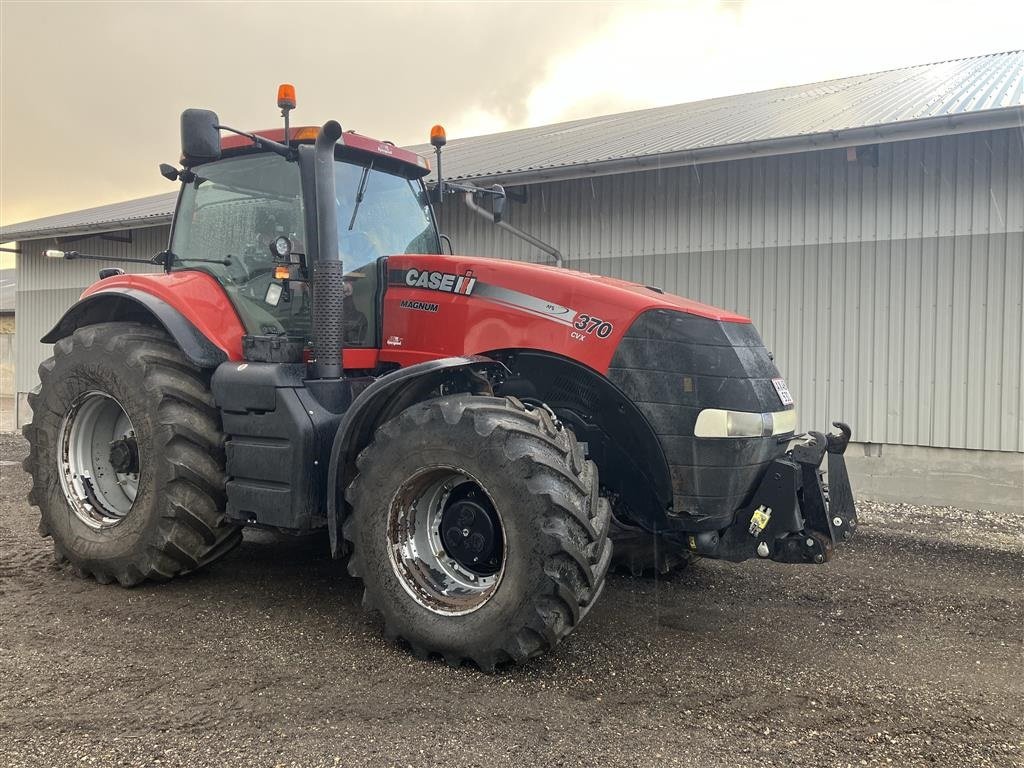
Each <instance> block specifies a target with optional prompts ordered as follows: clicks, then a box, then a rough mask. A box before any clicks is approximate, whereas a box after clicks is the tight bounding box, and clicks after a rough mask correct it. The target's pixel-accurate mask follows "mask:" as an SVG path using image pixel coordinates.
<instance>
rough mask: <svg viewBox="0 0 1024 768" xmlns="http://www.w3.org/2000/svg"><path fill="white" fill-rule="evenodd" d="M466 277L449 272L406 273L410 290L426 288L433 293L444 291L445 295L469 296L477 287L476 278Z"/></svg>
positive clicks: (410, 271) (416, 271)
mask: <svg viewBox="0 0 1024 768" xmlns="http://www.w3.org/2000/svg"><path fill="white" fill-rule="evenodd" d="M470 274H471V273H468V272H467V273H466V274H465V275H453V274H451V273H449V272H430V271H428V270H423V271H420V270H418V269H410V270H408V271H406V273H405V284H406V285H408V286H409V287H410V288H426V289H428V290H431V291H444V292H445V293H461V294H462V295H463V296H469V294H471V293H472V292H473V286H474V285H476V278H475V277H471V276H470Z"/></svg>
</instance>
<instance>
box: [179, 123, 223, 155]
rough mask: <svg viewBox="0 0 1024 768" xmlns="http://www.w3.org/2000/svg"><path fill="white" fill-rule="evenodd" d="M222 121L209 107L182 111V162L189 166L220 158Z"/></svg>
mask: <svg viewBox="0 0 1024 768" xmlns="http://www.w3.org/2000/svg"><path fill="white" fill-rule="evenodd" d="M219 124H220V121H219V120H218V119H217V113H216V112H211V111H210V110H208V109H186V110H185V111H184V112H182V113H181V162H182V164H183V165H185V166H187V167H189V166H193V165H199V164H201V163H209V162H213V161H214V160H219V159H220V128H219V127H218V126H219Z"/></svg>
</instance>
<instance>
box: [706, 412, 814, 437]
mask: <svg viewBox="0 0 1024 768" xmlns="http://www.w3.org/2000/svg"><path fill="white" fill-rule="evenodd" d="M794 431H796V410H795V409H790V410H788V411H775V412H774V413H747V412H746V411H724V410H721V409H720V408H705V409H704V410H703V411H701V412H700V413H699V414H697V423H696V424H695V425H694V427H693V434H694V436H695V437H771V436H772V435H784V434H786V433H788V432H794Z"/></svg>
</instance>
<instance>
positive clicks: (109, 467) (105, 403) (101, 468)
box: [58, 391, 141, 529]
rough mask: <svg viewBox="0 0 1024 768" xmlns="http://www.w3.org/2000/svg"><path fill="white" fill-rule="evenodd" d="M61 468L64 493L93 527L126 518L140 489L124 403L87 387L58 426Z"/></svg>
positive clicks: (132, 433)
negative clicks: (88, 389)
mask: <svg viewBox="0 0 1024 768" xmlns="http://www.w3.org/2000/svg"><path fill="white" fill-rule="evenodd" d="M58 439H59V444H60V453H59V455H58V472H59V477H60V484H61V489H62V490H63V491H64V498H65V499H66V500H67V502H68V505H69V506H70V507H71V510H72V511H73V512H74V513H75V515H76V516H77V517H78V518H79V519H80V520H81V521H82V522H84V523H85V524H86V525H88V526H90V527H91V528H98V529H103V528H110V527H111V526H114V525H117V524H118V523H120V522H121V521H122V520H124V519H125V518H126V517H127V516H128V514H129V512H131V510H132V506H133V504H134V503H135V497H136V495H137V494H138V491H139V473H140V467H141V462H140V460H139V446H138V441H137V439H136V435H135V427H134V425H133V424H132V421H131V419H130V418H128V414H127V413H126V412H125V410H124V408H123V407H122V406H121V404H120V403H119V402H118V401H117V400H115V399H114V398H113V397H111V396H110V395H109V394H107V393H106V392H96V391H93V392H85V393H83V394H81V395H79V396H78V397H77V398H76V399H75V401H74V402H73V403H72V404H71V406H70V407H69V408H68V412H67V413H66V414H65V415H64V419H63V421H62V422H61V426H60V435H59V438H58Z"/></svg>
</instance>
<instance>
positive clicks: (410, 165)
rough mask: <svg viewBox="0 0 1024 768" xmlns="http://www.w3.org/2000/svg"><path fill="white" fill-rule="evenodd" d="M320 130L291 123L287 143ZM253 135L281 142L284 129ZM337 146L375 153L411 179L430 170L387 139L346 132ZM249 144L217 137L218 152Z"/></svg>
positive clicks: (418, 157)
mask: <svg viewBox="0 0 1024 768" xmlns="http://www.w3.org/2000/svg"><path fill="white" fill-rule="evenodd" d="M319 131H320V129H319V128H318V127H317V126H315V125H302V126H294V127H292V128H290V129H289V130H288V134H289V143H291V144H312V143H313V142H314V141H316V136H317V133H318V132H319ZM253 133H255V134H256V135H257V136H262V137H263V138H265V139H270V140H271V141H277V142H281V143H283V142H284V128H269V129H266V130H262V131H253ZM338 146H339V147H345V148H346V149H348V150H350V151H351V152H353V153H354V154H362V155H369V156H376V157H380V158H383V159H386V160H388V161H389V163H394V164H397V165H399V166H400V167H401V168H402V170H403V171H404V174H405V175H407V176H409V177H411V178H416V179H418V178H421V177H423V176H426V175H427V174H428V173H430V163H428V162H427V159H426V158H425V157H423V156H422V155H418V154H416V153H415V152H410V151H409V150H407V149H402V148H401V147H396V146H395V145H394V144H393V143H391V142H390V141H378V140H377V139H372V138H370V137H369V136H363V135H362V134H359V133H356V132H355V131H346V132H344V133H343V134H341V138H340V139H338ZM251 147H253V144H252V142H251V141H250V140H249V139H248V138H247V137H245V136H238V135H232V136H224V137H222V138H221V140H220V148H221V151H223V152H227V151H229V150H241V149H248V148H251Z"/></svg>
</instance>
